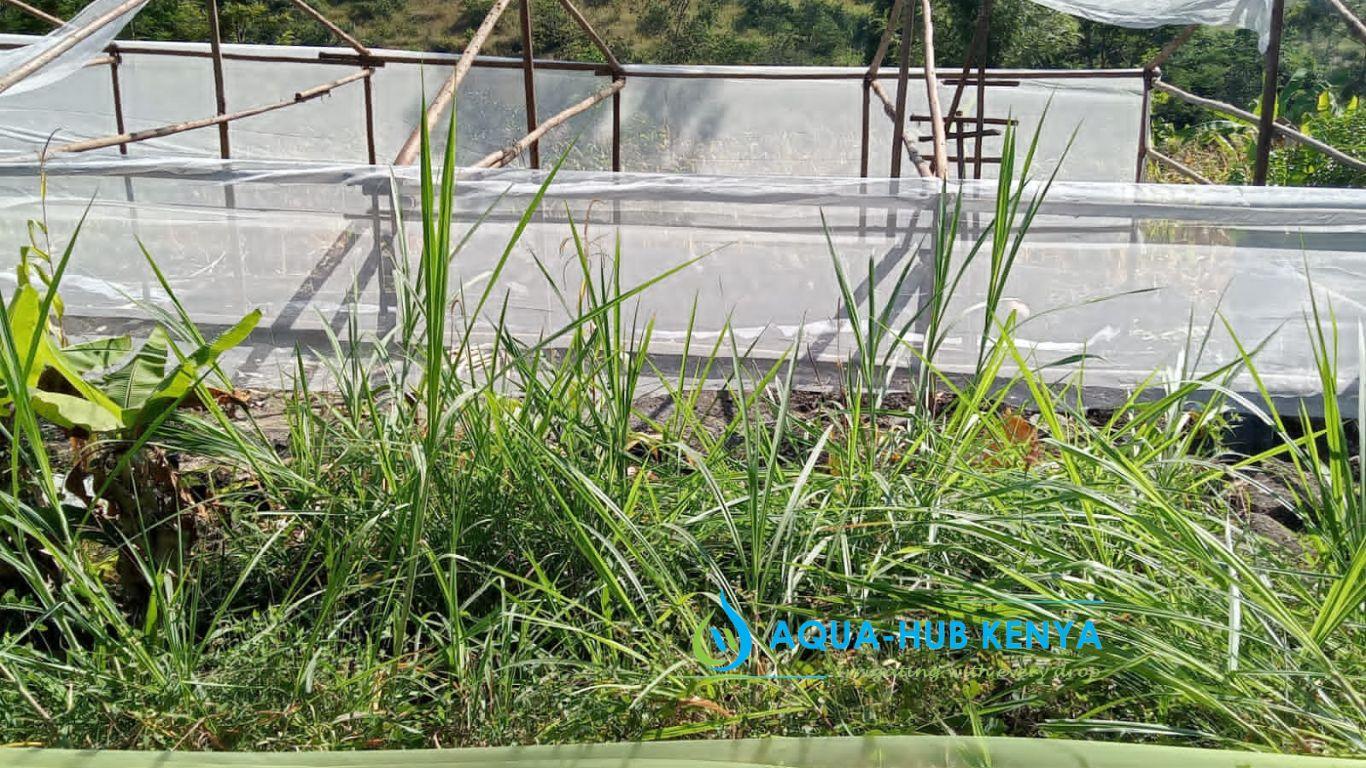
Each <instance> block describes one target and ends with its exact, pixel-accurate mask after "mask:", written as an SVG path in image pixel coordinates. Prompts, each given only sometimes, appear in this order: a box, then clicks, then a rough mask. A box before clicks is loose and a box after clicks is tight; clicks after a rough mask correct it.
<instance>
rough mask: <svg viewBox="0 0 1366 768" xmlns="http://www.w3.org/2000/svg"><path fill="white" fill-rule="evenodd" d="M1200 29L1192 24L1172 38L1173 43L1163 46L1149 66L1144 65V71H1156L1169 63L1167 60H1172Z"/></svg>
mask: <svg viewBox="0 0 1366 768" xmlns="http://www.w3.org/2000/svg"><path fill="white" fill-rule="evenodd" d="M1199 28H1200V25H1199V24H1192V25H1190V26H1189V27H1186V28H1185V29H1183V30H1181V34H1179V35H1177V36H1176V37H1174V38H1172V41H1171V42H1169V43H1167V44H1166V45H1164V46H1162V50H1160V51H1158V52H1157V55H1156V56H1154V57H1153V59H1152V61H1150V62H1148V63H1147V64H1144V65H1143V69H1145V70H1147V71H1149V72H1151V71H1152V70H1155V69H1157V68H1158V67H1160V66H1162V65H1163V64H1165V63H1166V62H1167V59H1170V58H1171V57H1172V54H1173V53H1176V49H1177V48H1180V47H1181V46H1183V45H1185V44H1186V41H1187V40H1189V39H1191V35H1193V34H1195V31H1196V30H1197V29H1199Z"/></svg>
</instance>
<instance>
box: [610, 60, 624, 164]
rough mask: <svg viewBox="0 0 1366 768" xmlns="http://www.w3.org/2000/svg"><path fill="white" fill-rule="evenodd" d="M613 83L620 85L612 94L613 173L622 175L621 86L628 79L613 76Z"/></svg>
mask: <svg viewBox="0 0 1366 768" xmlns="http://www.w3.org/2000/svg"><path fill="white" fill-rule="evenodd" d="M612 82H613V83H616V84H618V85H617V89H616V90H615V91H613V93H612V173H621V86H623V85H625V84H626V78H625V77H622V76H621V75H613V76H612Z"/></svg>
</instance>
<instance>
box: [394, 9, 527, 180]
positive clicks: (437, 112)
mask: <svg viewBox="0 0 1366 768" xmlns="http://www.w3.org/2000/svg"><path fill="white" fill-rule="evenodd" d="M510 2H512V0H494V3H493V7H492V8H490V9H489V12H488V15H487V16H485V17H484V21H483V22H481V23H480V24H479V29H477V30H475V32H474V37H472V38H470V43H469V45H467V46H465V52H464V53H462V54H460V60H459V61H457V62H456V63H455V70H454V71H453V72H451V76H450V77H448V78H446V82H444V83H442V84H441V90H439V91H437V92H436V97H435V98H433V99H432V103H431V104H429V105H428V106H427V113H426V114H425V115H423V116H422V119H423V120H426V121H427V130H429V131H430V130H432V129H434V128H435V127H436V122H437V120H438V119H440V117H441V113H442V112H444V111H446V107H448V106H450V103H451V100H452V99H454V98H455V89H457V88H459V87H460V82H461V81H462V80H464V79H465V75H467V74H469V71H470V67H471V66H473V65H474V57H475V56H478V55H479V49H480V48H482V47H483V46H484V41H485V40H488V37H489V34H490V33H492V32H493V26H494V25H495V24H497V23H498V17H499V16H502V15H503V11H505V10H507V7H508V3H510ZM421 146H422V126H420V125H419V126H417V127H415V128H413V132H412V133H410V134H408V140H407V141H405V142H403V147H402V148H401V149H399V151H398V155H396V156H395V157H394V165H411V164H412V162H413V161H414V160H416V159H417V153H418V150H419V149H420V148H421Z"/></svg>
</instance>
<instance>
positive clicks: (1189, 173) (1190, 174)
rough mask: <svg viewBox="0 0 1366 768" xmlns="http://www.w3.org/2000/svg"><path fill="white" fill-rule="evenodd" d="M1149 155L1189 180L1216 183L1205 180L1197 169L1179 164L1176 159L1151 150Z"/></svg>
mask: <svg viewBox="0 0 1366 768" xmlns="http://www.w3.org/2000/svg"><path fill="white" fill-rule="evenodd" d="M1148 155H1149V156H1150V157H1152V159H1154V160H1156V161H1158V162H1159V163H1161V164H1163V165H1165V166H1167V167H1168V168H1171V169H1172V170H1174V171H1176V172H1177V173H1180V174H1181V175H1182V176H1185V177H1186V178H1188V179H1191V180H1192V181H1195V182H1197V183H1200V184H1213V183H1214V182H1212V181H1210V180H1209V179H1207V178H1205V177H1204V176H1201V175H1200V174H1199V173H1198V172H1197V171H1196V170H1195V169H1193V168H1190V167H1188V166H1186V165H1184V164H1182V163H1180V162H1178V161H1177V160H1176V159H1174V158H1170V157H1167V156H1166V155H1164V154H1162V153H1161V152H1158V151H1157V150H1155V149H1149V150H1148Z"/></svg>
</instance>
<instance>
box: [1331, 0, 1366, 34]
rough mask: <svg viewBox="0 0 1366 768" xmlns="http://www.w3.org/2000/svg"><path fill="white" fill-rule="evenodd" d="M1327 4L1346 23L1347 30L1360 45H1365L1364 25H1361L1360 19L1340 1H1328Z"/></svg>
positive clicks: (1365, 30)
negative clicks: (1350, 31) (1354, 36)
mask: <svg viewBox="0 0 1366 768" xmlns="http://www.w3.org/2000/svg"><path fill="white" fill-rule="evenodd" d="M1328 4H1329V5H1331V6H1333V8H1334V9H1336V10H1337V12H1338V15H1339V16H1341V17H1342V20H1343V21H1345V22H1347V28H1348V29H1350V30H1352V34H1354V35H1356V37H1357V39H1358V40H1360V41H1361V42H1362V44H1366V24H1363V23H1361V19H1359V18H1357V15H1356V14H1355V13H1352V10H1351V9H1350V8H1348V7H1347V6H1346V5H1345V4H1344V3H1343V2H1342V0H1328Z"/></svg>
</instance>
